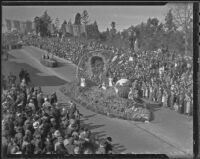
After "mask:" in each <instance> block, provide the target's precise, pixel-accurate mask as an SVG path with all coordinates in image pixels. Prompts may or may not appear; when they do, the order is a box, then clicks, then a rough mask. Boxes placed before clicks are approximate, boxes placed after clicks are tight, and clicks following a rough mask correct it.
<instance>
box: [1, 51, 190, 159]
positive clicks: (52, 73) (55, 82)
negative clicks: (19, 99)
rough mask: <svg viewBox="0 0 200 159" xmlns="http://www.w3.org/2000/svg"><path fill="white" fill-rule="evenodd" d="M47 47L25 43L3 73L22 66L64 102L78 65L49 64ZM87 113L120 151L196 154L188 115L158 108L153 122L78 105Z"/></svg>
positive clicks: (13, 53)
mask: <svg viewBox="0 0 200 159" xmlns="http://www.w3.org/2000/svg"><path fill="white" fill-rule="evenodd" d="M43 54H44V51H43V50H40V49H38V48H35V47H24V48H23V49H19V50H12V51H10V52H9V60H8V61H7V62H3V63H2V73H3V74H9V72H10V71H12V72H13V73H14V74H16V75H18V74H19V72H20V69H21V68H25V69H27V70H28V71H29V72H30V75H31V80H32V84H33V85H35V86H39V85H40V86H43V87H42V89H43V91H44V93H46V94H49V93H51V92H53V91H56V92H57V95H58V99H59V102H60V103H61V104H63V105H65V103H67V102H68V99H67V98H66V97H65V96H64V95H63V94H62V93H61V92H60V91H59V88H61V87H62V86H63V85H65V84H66V82H68V81H73V80H76V78H75V71H76V66H75V65H73V64H71V63H70V62H67V61H66V60H64V59H60V58H56V59H57V60H58V62H59V65H58V67H57V68H47V67H45V66H43V65H42V64H40V62H39V60H40V58H41V56H42V55H43ZM78 108H79V110H80V112H81V113H82V114H83V115H84V117H83V119H82V120H83V121H84V122H85V123H86V124H87V125H88V126H89V128H90V130H91V131H92V132H93V133H95V134H96V135H98V136H99V137H100V138H103V137H107V136H111V137H112V138H113V145H114V149H115V151H116V152H118V153H130V152H133V153H136V154H144V153H147V154H166V155H168V156H169V157H176V158H177V157H179V158H180V157H181V158H191V157H192V154H193V121H192V120H190V121H189V120H188V119H187V118H186V116H185V115H181V114H178V113H177V112H174V111H172V110H169V109H165V108H160V109H157V110H155V111H154V118H155V119H154V120H153V121H152V122H151V123H148V124H147V123H141V122H133V121H126V120H121V119H115V118H109V117H106V116H103V115H100V114H97V113H94V112H92V111H89V110H87V109H85V108H84V107H81V106H79V107H78Z"/></svg>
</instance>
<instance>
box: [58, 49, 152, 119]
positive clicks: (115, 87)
mask: <svg viewBox="0 0 200 159" xmlns="http://www.w3.org/2000/svg"><path fill="white" fill-rule="evenodd" d="M116 59H117V57H116V55H114V54H113V53H112V52H110V51H105V50H98V51H90V52H86V53H84V56H82V57H81V59H80V61H79V64H78V67H77V71H76V77H77V81H78V82H73V83H68V84H66V85H65V86H64V87H62V88H61V92H63V93H64V94H65V95H66V96H68V97H69V98H70V99H71V100H72V101H74V102H76V103H78V104H80V105H82V106H84V107H86V108H87V109H89V110H92V111H94V112H96V113H100V114H103V115H107V116H109V117H117V118H122V119H125V120H134V121H150V120H151V116H152V112H151V111H150V110H149V109H148V108H147V107H146V104H145V103H144V102H143V101H142V100H139V99H133V98H130V97H129V96H130V94H131V86H132V83H131V81H129V80H128V79H123V78H122V79H120V80H118V81H117V82H115V83H114V82H113V79H112V77H111V76H110V75H109V69H110V67H111V66H112V65H113V64H114V62H115V60H116Z"/></svg>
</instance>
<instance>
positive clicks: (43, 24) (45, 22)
mask: <svg viewBox="0 0 200 159" xmlns="http://www.w3.org/2000/svg"><path fill="white" fill-rule="evenodd" d="M51 21H52V20H51V17H50V16H49V15H48V14H47V11H45V12H44V14H43V15H42V16H41V17H40V34H41V36H48V35H50V30H49V29H48V27H49V24H51Z"/></svg>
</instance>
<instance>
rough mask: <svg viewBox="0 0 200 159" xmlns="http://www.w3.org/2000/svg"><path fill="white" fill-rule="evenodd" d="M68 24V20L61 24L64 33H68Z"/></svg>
mask: <svg viewBox="0 0 200 159" xmlns="http://www.w3.org/2000/svg"><path fill="white" fill-rule="evenodd" d="M66 25H67V21H66V20H64V21H63V23H62V25H61V32H62V34H65V33H66Z"/></svg>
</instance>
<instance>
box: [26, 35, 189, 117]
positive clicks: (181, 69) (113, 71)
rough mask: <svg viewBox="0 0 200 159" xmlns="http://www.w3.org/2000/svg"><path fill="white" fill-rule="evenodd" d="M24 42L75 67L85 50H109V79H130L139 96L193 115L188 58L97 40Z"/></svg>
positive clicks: (28, 39)
mask: <svg viewBox="0 0 200 159" xmlns="http://www.w3.org/2000/svg"><path fill="white" fill-rule="evenodd" d="M24 41H25V42H26V43H27V44H28V45H33V46H36V47H39V48H41V49H44V50H46V51H47V52H48V53H52V54H53V55H56V56H59V57H61V58H65V59H67V60H70V61H72V62H73V63H75V64H78V62H79V60H80V58H81V57H82V56H83V54H84V50H99V49H104V50H110V51H111V52H112V53H113V54H114V55H115V56H114V58H113V60H112V63H111V64H110V68H109V72H108V76H109V77H111V78H113V81H114V82H116V81H117V80H119V79H121V78H126V79H129V80H130V81H131V82H132V83H133V89H135V90H137V92H139V96H140V97H142V98H148V99H150V100H151V101H154V102H159V103H162V104H163V106H164V107H169V108H171V109H174V110H176V111H178V112H179V113H182V114H187V115H188V116H190V115H192V106H193V103H192V102H193V83H192V82H193V80H192V77H193V66H192V58H191V57H190V56H184V55H181V54H178V53H175V52H174V51H171V50H168V49H166V48H165V49H164V48H161V49H158V50H155V51H141V50H139V51H137V52H134V51H132V50H131V49H129V48H126V49H125V48H114V47H112V46H107V45H103V44H101V43H100V42H97V41H89V42H88V41H84V42H82V41H79V40H77V39H76V40H74V39H73V40H72V39H69V38H62V39H60V38H58V37H53V38H49V37H47V38H41V37H37V36H35V37H31V38H30V37H29V38H26V39H25V40H24Z"/></svg>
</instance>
